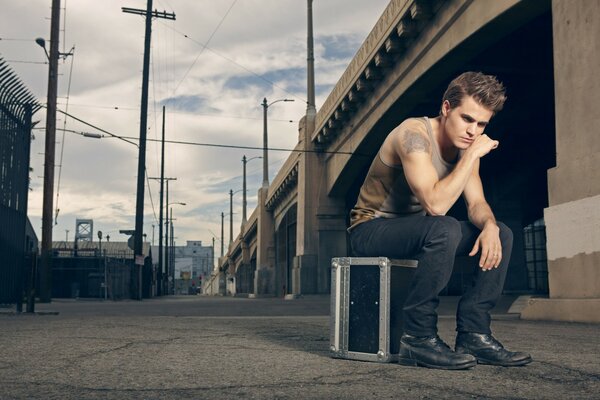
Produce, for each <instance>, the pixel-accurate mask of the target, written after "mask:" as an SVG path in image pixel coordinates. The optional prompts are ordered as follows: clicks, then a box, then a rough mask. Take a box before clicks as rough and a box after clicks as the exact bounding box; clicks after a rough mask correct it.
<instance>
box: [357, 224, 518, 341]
mask: <svg viewBox="0 0 600 400" xmlns="http://www.w3.org/2000/svg"><path fill="white" fill-rule="evenodd" d="M498 226H499V227H500V240H501V242H502V261H501V263H500V265H499V266H498V268H492V269H491V270H490V271H483V270H482V269H481V268H477V269H478V271H477V273H476V279H475V283H474V285H473V286H472V287H471V288H469V289H468V290H467V291H466V293H465V294H464V295H463V296H462V298H461V300H460V302H459V304H458V309H457V311H456V330H457V331H459V332H477V333H488V334H489V333H491V331H490V322H491V317H490V314H489V311H490V310H491V309H492V308H493V307H494V306H495V305H496V301H497V300H498V298H499V297H500V294H501V293H502V287H503V286H504V279H505V278H506V271H507V268H508V262H509V260H510V254H511V251H512V243H513V236H512V231H511V230H510V228H508V227H507V226H506V225H504V224H503V223H501V222H498ZM480 232H481V231H480V230H479V229H478V228H477V227H475V226H474V225H473V224H471V223H470V222H466V221H460V222H459V221H457V220H456V219H454V218H452V217H447V216H435V217H432V216H420V215H419V216H411V217H405V218H376V219H374V220H371V221H368V222H364V223H362V224H360V225H358V226H357V227H355V228H354V229H353V230H352V231H351V233H350V241H351V245H352V250H353V253H354V255H355V256H357V257H378V256H383V257H389V258H404V259H414V260H417V261H418V262H419V265H418V267H417V270H416V271H415V274H414V278H413V281H412V284H411V287H410V293H409V294H408V297H407V299H406V302H405V303H404V308H403V311H404V331H405V332H406V333H408V334H410V335H414V336H430V335H435V334H437V313H436V309H437V306H438V304H439V297H438V295H439V293H440V292H441V291H442V290H443V289H444V287H445V286H446V285H447V284H448V281H449V280H450V276H451V274H452V268H453V266H454V257H455V256H457V255H467V254H468V253H469V252H470V251H471V249H472V248H473V245H474V244H475V240H476V239H477V237H478V236H479V233H480ZM473 257H475V258H477V261H479V257H480V254H479V253H478V254H477V255H475V256H473ZM477 265H479V262H477Z"/></svg>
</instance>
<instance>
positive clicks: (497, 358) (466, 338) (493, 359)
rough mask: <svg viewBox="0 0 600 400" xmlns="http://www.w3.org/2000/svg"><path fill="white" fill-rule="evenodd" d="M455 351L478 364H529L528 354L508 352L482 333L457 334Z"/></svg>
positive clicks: (510, 365) (511, 365)
mask: <svg viewBox="0 0 600 400" xmlns="http://www.w3.org/2000/svg"><path fill="white" fill-rule="evenodd" d="M455 349H456V352H457V353H461V354H471V355H473V356H475V357H476V358H477V362H478V363H479V364H491V365H500V366H503V367H516V366H520V365H525V364H529V363H530V362H531V356H530V355H529V354H527V353H523V352H520V351H508V350H506V349H505V348H504V346H502V343H500V342H499V341H498V340H496V338H494V337H493V336H492V335H488V334H484V333H473V332H459V333H458V335H457V336H456V346H455Z"/></svg>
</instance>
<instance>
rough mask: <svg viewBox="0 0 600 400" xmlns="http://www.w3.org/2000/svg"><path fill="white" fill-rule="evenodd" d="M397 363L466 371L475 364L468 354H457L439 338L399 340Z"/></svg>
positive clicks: (411, 337)
mask: <svg viewBox="0 0 600 400" xmlns="http://www.w3.org/2000/svg"><path fill="white" fill-rule="evenodd" d="M398 363H399V364H402V365H411V366H421V367H428V368H439V369H466V368H471V367H474V366H475V365H476V364H477V360H476V359H475V357H473V356H471V355H469V354H457V353H455V352H453V351H452V349H450V347H448V345H447V344H446V343H444V341H443V340H442V339H440V337H439V336H437V335H436V336H412V335H408V334H406V333H405V334H403V335H402V337H401V338H400V350H399V353H398Z"/></svg>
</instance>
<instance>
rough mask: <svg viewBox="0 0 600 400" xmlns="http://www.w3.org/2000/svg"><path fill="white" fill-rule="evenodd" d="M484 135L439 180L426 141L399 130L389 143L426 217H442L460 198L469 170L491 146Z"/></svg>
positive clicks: (413, 132) (418, 134) (417, 133)
mask: <svg viewBox="0 0 600 400" xmlns="http://www.w3.org/2000/svg"><path fill="white" fill-rule="evenodd" d="M491 142H494V141H492V140H491V139H490V138H489V137H488V136H487V135H482V136H480V137H478V138H477V139H475V141H474V142H473V144H471V146H470V147H469V148H468V149H467V150H466V151H465V152H464V153H463V156H462V157H461V158H460V160H459V161H458V163H457V164H456V167H455V168H454V170H453V171H452V172H451V173H450V174H449V175H448V176H446V177H445V178H444V179H441V180H440V179H439V177H438V174H437V171H436V170H435V167H434V166H433V163H432V161H431V152H432V148H431V146H437V144H436V143H431V141H430V139H429V137H428V136H427V135H426V134H424V133H422V132H420V131H417V130H413V129H410V128H406V129H401V130H400V131H399V132H397V133H396V134H395V135H394V140H393V142H392V145H393V148H394V151H395V153H396V154H397V155H398V156H399V158H400V159H401V160H402V166H403V168H404V174H405V176H406V180H407V182H408V184H409V186H410V187H411V189H412V191H413V193H414V194H415V196H416V197H417V199H419V202H420V203H421V205H422V206H423V208H424V209H425V211H426V212H427V213H428V214H429V215H445V214H446V213H447V212H448V210H449V209H450V208H451V207H452V206H453V205H454V203H455V202H456V200H458V198H459V197H460V195H461V194H462V192H463V191H464V188H465V186H466V184H467V182H468V180H469V177H470V176H471V172H472V170H473V168H474V167H475V166H476V165H478V163H479V158H480V157H483V156H484V155H485V154H487V153H488V152H489V151H491V149H492V148H494V147H495V146H497V142H495V145H494V144H493V143H491Z"/></svg>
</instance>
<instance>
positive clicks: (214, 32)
mask: <svg viewBox="0 0 600 400" xmlns="http://www.w3.org/2000/svg"><path fill="white" fill-rule="evenodd" d="M235 3H237V0H233V3H231V5H230V6H229V9H227V12H226V13H225V15H223V18H221V21H219V23H218V24H217V26H216V28H215V29H214V30H213V32H212V33H211V35H210V37H209V38H208V40H207V41H206V45H205V46H203V47H202V50H200V53H198V55H197V56H196V59H195V60H194V61H193V62H192V65H190V67H189V68H188V69H187V71H185V74H183V78H181V80H180V81H179V83H178V84H177V86H175V89H173V94H172V95H171V96H170V98H173V97H174V96H175V93H177V89H179V86H180V85H181V84H182V83H183V81H184V80H185V78H187V76H188V74H189V72H190V71H191V70H192V68H193V67H194V65H196V62H197V61H198V59H199V58H200V56H201V55H202V53H204V49H206V48H207V47H206V46H207V45H208V43H210V41H211V40H212V38H213V37H214V36H215V34H216V33H217V31H218V30H219V28H220V27H221V24H223V21H225V18H227V16H228V15H229V12H230V11H231V9H232V8H233V6H234V5H235ZM163 25H165V26H167V27H169V26H168V25H166V24H163ZM168 101H169V100H167V102H168Z"/></svg>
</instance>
